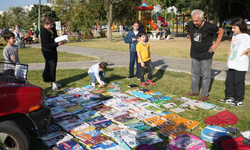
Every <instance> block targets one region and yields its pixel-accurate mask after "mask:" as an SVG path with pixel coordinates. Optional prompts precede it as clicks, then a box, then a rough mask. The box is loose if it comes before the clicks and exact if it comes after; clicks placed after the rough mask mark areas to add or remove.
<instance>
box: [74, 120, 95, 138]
mask: <svg viewBox="0 0 250 150" xmlns="http://www.w3.org/2000/svg"><path fill="white" fill-rule="evenodd" d="M88 127H92V126H90V125H89V124H88V123H83V124H81V125H80V126H78V127H76V128H74V129H72V130H71V131H70V132H71V133H72V134H73V135H74V134H76V133H77V131H79V132H81V131H80V130H84V129H86V128H88ZM92 128H94V127H92ZM94 129H95V128H94ZM94 129H93V130H94Z"/></svg>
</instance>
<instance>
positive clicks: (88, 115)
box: [77, 110, 100, 121]
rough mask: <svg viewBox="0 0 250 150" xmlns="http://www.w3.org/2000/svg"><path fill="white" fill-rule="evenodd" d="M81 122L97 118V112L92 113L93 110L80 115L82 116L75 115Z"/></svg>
mask: <svg viewBox="0 0 250 150" xmlns="http://www.w3.org/2000/svg"><path fill="white" fill-rule="evenodd" d="M77 116H78V117H79V118H80V119H81V120H82V121H88V120H90V119H92V118H95V117H97V116H100V114H99V113H98V112H97V111H94V110H89V111H87V112H85V113H82V114H78V115H77Z"/></svg>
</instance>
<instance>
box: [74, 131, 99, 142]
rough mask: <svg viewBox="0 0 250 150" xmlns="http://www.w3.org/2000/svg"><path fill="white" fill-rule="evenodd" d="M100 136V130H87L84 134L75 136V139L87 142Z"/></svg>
mask: <svg viewBox="0 0 250 150" xmlns="http://www.w3.org/2000/svg"><path fill="white" fill-rule="evenodd" d="M100 134H101V132H100V131H99V130H87V131H84V132H82V133H79V134H77V135H75V137H76V138H78V139H80V140H81V141H87V140H90V139H92V138H94V137H96V136H98V135H100Z"/></svg>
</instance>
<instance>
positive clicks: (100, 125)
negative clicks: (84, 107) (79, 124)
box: [92, 119, 113, 129]
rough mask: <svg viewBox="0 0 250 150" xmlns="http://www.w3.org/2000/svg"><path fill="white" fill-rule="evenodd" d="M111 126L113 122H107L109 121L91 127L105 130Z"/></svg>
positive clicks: (96, 123)
mask: <svg viewBox="0 0 250 150" xmlns="http://www.w3.org/2000/svg"><path fill="white" fill-rule="evenodd" d="M111 124H113V122H112V121H111V120H109V119H106V120H102V121H98V122H95V123H92V125H93V126H94V127H96V128H98V129H100V128H106V127H108V126H110V125H111Z"/></svg>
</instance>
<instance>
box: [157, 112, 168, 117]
mask: <svg viewBox="0 0 250 150" xmlns="http://www.w3.org/2000/svg"><path fill="white" fill-rule="evenodd" d="M154 114H156V115H157V116H160V117H162V116H166V115H168V114H171V112H168V111H157V112H154Z"/></svg>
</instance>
